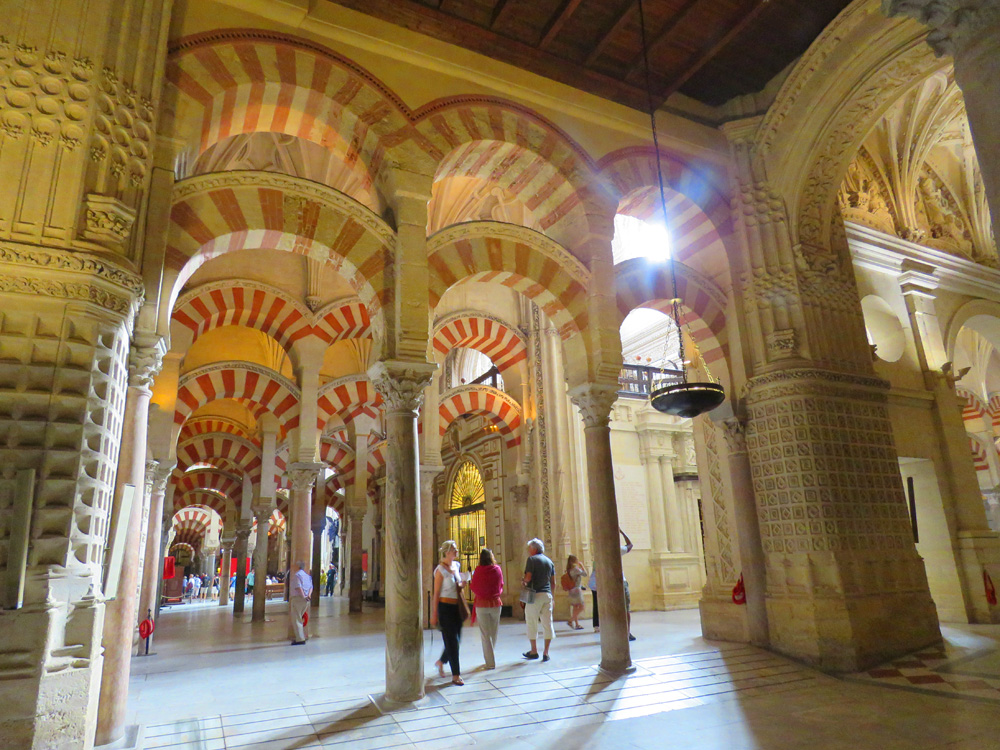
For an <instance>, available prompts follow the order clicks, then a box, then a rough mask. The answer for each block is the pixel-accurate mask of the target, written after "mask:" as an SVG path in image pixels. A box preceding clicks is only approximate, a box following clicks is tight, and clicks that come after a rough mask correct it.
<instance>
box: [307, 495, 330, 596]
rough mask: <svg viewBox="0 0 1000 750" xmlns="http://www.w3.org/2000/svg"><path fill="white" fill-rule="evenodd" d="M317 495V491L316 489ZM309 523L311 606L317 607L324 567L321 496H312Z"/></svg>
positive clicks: (323, 512)
mask: <svg viewBox="0 0 1000 750" xmlns="http://www.w3.org/2000/svg"><path fill="white" fill-rule="evenodd" d="M316 494H317V495H318V494H319V492H318V491H317V493H316ZM310 525H311V527H312V580H313V591H312V600H311V607H312V608H313V609H317V608H318V607H319V598H320V595H321V594H322V593H323V592H322V591H321V590H320V588H321V587H320V585H319V581H320V574H321V573H322V572H323V569H324V568H325V567H326V566H325V565H324V564H323V532H324V531H325V530H326V504H325V503H323V502H322V498H320V497H315V498H313V504H312V517H311V519H310Z"/></svg>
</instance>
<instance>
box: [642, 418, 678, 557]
mask: <svg viewBox="0 0 1000 750" xmlns="http://www.w3.org/2000/svg"><path fill="white" fill-rule="evenodd" d="M652 440H653V435H652V433H650V432H648V431H640V432H639V450H640V460H641V461H642V464H643V467H644V468H645V469H646V487H647V489H648V491H647V495H648V497H647V504H648V505H649V539H650V543H651V544H652V547H653V549H652V551H653V552H654V553H657V552H667V551H670V552H673V551H674V548H673V547H672V546H669V545H668V542H667V519H666V515H665V514H664V512H663V507H664V502H663V500H664V493H663V478H662V476H661V474H660V461H659V458H658V456H657V455H656V454H654V453H653V450H652V446H651V445H650V443H651V442H652Z"/></svg>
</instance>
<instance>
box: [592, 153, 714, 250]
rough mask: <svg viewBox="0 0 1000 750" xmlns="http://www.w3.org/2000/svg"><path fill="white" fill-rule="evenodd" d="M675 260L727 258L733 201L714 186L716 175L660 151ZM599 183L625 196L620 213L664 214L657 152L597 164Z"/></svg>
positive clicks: (609, 156) (613, 156) (626, 155)
mask: <svg viewBox="0 0 1000 750" xmlns="http://www.w3.org/2000/svg"><path fill="white" fill-rule="evenodd" d="M660 157H661V164H662V168H663V176H664V182H665V185H664V187H665V188H666V190H667V212H668V223H669V227H668V229H669V230H670V237H671V242H672V243H673V244H672V251H671V255H672V257H674V258H676V259H677V260H679V261H681V262H687V261H689V260H690V259H691V258H692V257H693V256H695V255H698V254H701V253H710V254H713V255H715V254H717V253H720V252H721V253H723V257H724V255H725V241H726V239H727V238H728V237H729V236H730V235H732V233H733V224H732V215H731V212H730V208H729V201H728V200H727V199H726V197H725V195H724V194H723V193H722V192H720V191H719V190H718V189H717V188H716V185H715V184H713V182H715V183H717V182H719V180H718V179H714V180H713V177H715V176H714V175H711V174H706V173H701V172H698V171H696V170H694V169H692V168H691V167H690V166H688V165H687V164H685V163H684V161H682V160H681V159H680V158H678V157H675V156H673V155H672V154H670V153H668V152H665V151H662V150H661V152H660ZM598 168H599V169H600V175H599V177H600V179H601V180H602V181H603V182H605V183H607V184H608V185H609V186H610V187H611V189H612V190H613V191H614V192H615V193H617V194H618V195H619V196H621V203H620V204H619V206H618V213H622V214H627V215H629V216H634V217H636V218H638V219H644V220H645V219H657V218H658V217H659V215H660V208H659V188H658V182H657V166H656V152H655V151H654V150H653V149H652V148H649V147H629V148H624V149H621V150H619V151H614V152H612V153H610V154H607V155H606V156H605V157H603V158H602V159H601V160H600V162H598Z"/></svg>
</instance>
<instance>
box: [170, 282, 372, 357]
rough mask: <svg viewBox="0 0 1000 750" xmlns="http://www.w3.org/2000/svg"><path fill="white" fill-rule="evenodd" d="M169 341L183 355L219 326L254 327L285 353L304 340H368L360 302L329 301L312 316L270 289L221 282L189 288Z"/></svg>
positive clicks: (365, 313)
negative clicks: (314, 337) (362, 338)
mask: <svg viewBox="0 0 1000 750" xmlns="http://www.w3.org/2000/svg"><path fill="white" fill-rule="evenodd" d="M172 317H173V320H174V322H175V323H177V324H178V325H177V326H175V327H174V334H173V335H172V336H171V339H172V340H173V341H174V348H175V349H180V350H186V349H187V348H188V347H190V346H191V344H192V343H194V341H195V340H197V338H198V337H199V336H200V335H201V334H203V333H205V332H206V331H208V330H211V329H213V328H221V327H223V326H230V325H234V326H244V327H246V328H253V329H256V330H258V331H261V332H262V333H266V334H267V335H268V336H270V337H272V338H273V339H275V340H276V341H277V342H278V343H279V344H281V345H282V346H283V347H284V348H285V349H286V350H290V349H291V347H292V345H293V344H294V343H295V342H296V341H298V340H299V339H301V338H304V337H306V336H318V337H319V338H320V339H322V340H323V341H326V342H327V343H328V344H332V343H334V342H336V341H340V340H341V339H348V338H361V337H363V336H370V335H371V334H370V327H371V322H370V320H369V318H368V311H367V310H366V309H365V306H364V305H363V304H361V300H359V299H343V300H338V301H336V302H332V303H330V304H329V305H327V306H325V307H324V308H323V309H321V310H319V311H318V312H317V313H316V314H315V315H313V313H312V312H310V310H309V308H307V307H306V306H305V305H302V304H301V303H299V302H298V301H297V300H295V299H294V298H292V297H291V296H289V295H287V294H285V293H284V292H282V291H281V290H279V289H276V288H275V287H271V286H267V285H265V284H258V283H255V282H251V281H239V282H233V281H223V282H218V283H214V284H205V285H203V286H199V287H197V288H195V289H192V290H191V291H190V292H187V293H185V294H183V295H181V297H180V298H179V299H178V300H177V305H176V309H175V310H174V313H173V316H172Z"/></svg>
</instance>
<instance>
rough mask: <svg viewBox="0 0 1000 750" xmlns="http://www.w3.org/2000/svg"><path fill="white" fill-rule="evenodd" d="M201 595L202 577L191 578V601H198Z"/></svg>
mask: <svg viewBox="0 0 1000 750" xmlns="http://www.w3.org/2000/svg"><path fill="white" fill-rule="evenodd" d="M200 594H201V576H191V599H192V600H194V599H197V598H198V597H199V595H200Z"/></svg>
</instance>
